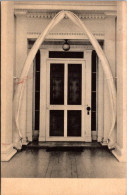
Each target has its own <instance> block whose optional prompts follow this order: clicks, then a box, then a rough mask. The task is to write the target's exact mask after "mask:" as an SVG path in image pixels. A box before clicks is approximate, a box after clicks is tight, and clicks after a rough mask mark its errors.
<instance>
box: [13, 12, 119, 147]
mask: <svg viewBox="0 0 127 195" xmlns="http://www.w3.org/2000/svg"><path fill="white" fill-rule="evenodd" d="M64 17H68V18H69V19H70V20H71V21H72V22H74V23H75V24H76V25H78V27H79V28H81V29H82V30H83V31H84V32H85V33H86V34H87V36H88V38H89V40H90V42H91V44H92V45H93V46H94V48H95V51H96V53H97V55H98V57H99V59H100V61H101V65H102V68H103V71H104V74H105V75H106V78H107V83H108V89H109V92H110V100H111V106H112V114H113V118H112V125H111V128H110V131H109V132H110V133H109V137H108V140H107V141H108V142H111V143H112V144H111V143H110V146H111V145H112V146H113V147H114V144H115V143H116V140H114V139H112V133H114V132H113V131H114V126H115V122H116V88H115V84H114V78H113V76H112V72H111V69H110V65H109V62H108V60H107V58H106V56H105V54H104V52H103V50H102V48H101V47H100V45H99V43H98V41H97V40H96V38H95V37H94V36H93V34H92V33H91V32H90V31H89V29H88V28H87V27H86V26H85V24H84V23H83V22H82V21H81V20H80V18H79V17H78V16H77V15H76V14H74V13H73V12H71V11H60V12H59V13H58V14H57V15H56V16H55V17H54V18H53V19H52V21H51V22H50V23H49V25H48V26H47V27H46V29H45V30H44V31H43V32H42V33H41V35H40V36H39V37H38V39H37V40H36V42H35V43H34V45H33V47H32V49H31V50H30V52H29V54H28V56H27V58H26V61H25V64H24V68H23V70H22V73H21V76H20V78H19V83H20V84H19V85H18V86H17V89H16V91H15V94H14V104H15V112H14V119H15V124H16V128H17V131H18V134H19V137H20V139H21V140H22V132H21V130H20V126H19V113H20V109H21V105H22V97H23V93H24V87H25V83H26V82H25V79H24V78H26V77H27V75H28V72H29V69H30V67H31V64H32V61H33V59H34V57H35V55H36V53H37V50H38V49H39V47H40V45H41V44H42V42H43V41H44V40H45V37H46V35H47V34H48V33H49V32H50V31H51V29H52V28H53V27H54V26H56V25H57V24H58V23H59V22H60V21H61V20H62V19H63V18H64ZM112 146H111V147H112Z"/></svg>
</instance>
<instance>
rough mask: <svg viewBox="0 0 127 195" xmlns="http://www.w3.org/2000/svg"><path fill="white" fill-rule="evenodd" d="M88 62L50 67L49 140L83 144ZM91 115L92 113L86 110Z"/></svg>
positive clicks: (47, 134)
mask: <svg viewBox="0 0 127 195" xmlns="http://www.w3.org/2000/svg"><path fill="white" fill-rule="evenodd" d="M85 86H86V80H85V61H79V60H74V61H73V60H69V61H68V60H62V61H60V60H58V61H57V60H55V62H53V60H52V61H48V64H47V111H46V116H47V123H46V140H47V141H81V140H83V139H84V137H85V126H87V125H90V124H85V121H84V119H85V116H84V112H86V109H87V108H86V106H85V104H86V102H85V91H86V89H85ZM87 112H88V114H90V113H89V112H90V111H87Z"/></svg>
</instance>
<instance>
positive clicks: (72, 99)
mask: <svg viewBox="0 0 127 195" xmlns="http://www.w3.org/2000/svg"><path fill="white" fill-rule="evenodd" d="M81 81H82V65H81V64H68V104H69V105H81Z"/></svg>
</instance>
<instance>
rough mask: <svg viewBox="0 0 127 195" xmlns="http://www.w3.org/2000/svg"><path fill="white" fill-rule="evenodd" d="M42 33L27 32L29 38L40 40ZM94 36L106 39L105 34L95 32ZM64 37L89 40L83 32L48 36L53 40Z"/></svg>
mask: <svg viewBox="0 0 127 195" xmlns="http://www.w3.org/2000/svg"><path fill="white" fill-rule="evenodd" d="M40 34H41V33H40V32H27V38H38V36H39V35H40ZM93 35H94V36H95V37H96V38H99V39H104V32H93ZM64 36H66V37H67V36H68V37H69V39H70V38H72V39H76V38H79V39H83V38H85V37H86V39H87V35H86V34H85V33H83V32H50V33H49V35H48V36H47V38H48V39H53V38H64Z"/></svg>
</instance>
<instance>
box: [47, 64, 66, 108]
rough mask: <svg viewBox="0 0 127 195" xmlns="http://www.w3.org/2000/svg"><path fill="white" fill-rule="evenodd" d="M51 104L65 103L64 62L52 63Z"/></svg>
mask: <svg viewBox="0 0 127 195" xmlns="http://www.w3.org/2000/svg"><path fill="white" fill-rule="evenodd" d="M50 104H52V105H54V104H55V105H62V104H64V64H50Z"/></svg>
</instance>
